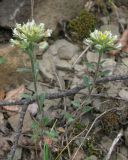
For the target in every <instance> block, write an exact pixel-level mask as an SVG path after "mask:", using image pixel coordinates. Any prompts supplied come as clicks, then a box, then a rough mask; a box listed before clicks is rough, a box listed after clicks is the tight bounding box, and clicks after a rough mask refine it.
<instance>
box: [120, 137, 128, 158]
mask: <svg viewBox="0 0 128 160" xmlns="http://www.w3.org/2000/svg"><path fill="white" fill-rule="evenodd" d="M126 138H128V137H126ZM127 144H128V143H127ZM120 154H122V155H123V156H124V157H128V149H127V147H126V146H125V145H123V146H120Z"/></svg>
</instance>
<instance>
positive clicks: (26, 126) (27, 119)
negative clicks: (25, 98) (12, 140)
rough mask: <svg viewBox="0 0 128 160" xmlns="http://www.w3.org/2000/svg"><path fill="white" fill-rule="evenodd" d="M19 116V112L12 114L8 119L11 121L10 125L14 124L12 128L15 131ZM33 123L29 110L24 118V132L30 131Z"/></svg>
mask: <svg viewBox="0 0 128 160" xmlns="http://www.w3.org/2000/svg"><path fill="white" fill-rule="evenodd" d="M19 118H20V114H19V113H18V114H16V115H13V116H11V117H10V118H9V119H8V121H9V123H10V125H11V126H12V128H13V129H14V131H16V130H17V127H18V122H19ZM31 125H32V119H31V117H30V113H29V112H28V111H27V112H26V114H25V118H24V123H23V128H22V132H23V133H25V132H28V131H30V130H31Z"/></svg>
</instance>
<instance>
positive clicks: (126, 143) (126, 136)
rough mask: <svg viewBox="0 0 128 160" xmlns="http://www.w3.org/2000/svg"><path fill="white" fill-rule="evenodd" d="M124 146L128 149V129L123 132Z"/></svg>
mask: <svg viewBox="0 0 128 160" xmlns="http://www.w3.org/2000/svg"><path fill="white" fill-rule="evenodd" d="M124 138H125V145H126V146H127V147H128V127H127V128H126V129H125V131H124Z"/></svg>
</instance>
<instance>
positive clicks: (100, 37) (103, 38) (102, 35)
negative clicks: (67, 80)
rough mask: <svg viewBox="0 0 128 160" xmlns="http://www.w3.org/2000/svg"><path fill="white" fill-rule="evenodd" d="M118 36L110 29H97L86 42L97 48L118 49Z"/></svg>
mask: <svg viewBox="0 0 128 160" xmlns="http://www.w3.org/2000/svg"><path fill="white" fill-rule="evenodd" d="M117 40H118V37H117V36H116V35H115V36H113V35H112V33H111V32H110V31H105V32H101V31H98V30H95V31H94V32H92V33H91V34H90V38H88V39H85V43H87V44H89V45H91V46H94V47H95V48H96V49H98V50H101V49H104V50H110V49H117V48H119V47H120V46H117V45H115V43H116V42H117Z"/></svg>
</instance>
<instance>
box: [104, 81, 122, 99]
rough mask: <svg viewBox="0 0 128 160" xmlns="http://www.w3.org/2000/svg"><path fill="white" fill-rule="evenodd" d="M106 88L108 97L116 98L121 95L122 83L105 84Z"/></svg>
mask: <svg viewBox="0 0 128 160" xmlns="http://www.w3.org/2000/svg"><path fill="white" fill-rule="evenodd" d="M104 87H105V88H106V89H107V94H108V96H113V97H116V96H118V94H119V91H120V88H121V83H120V82H119V83H117V84H116V85H115V82H112V83H108V84H105V85H104Z"/></svg>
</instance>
